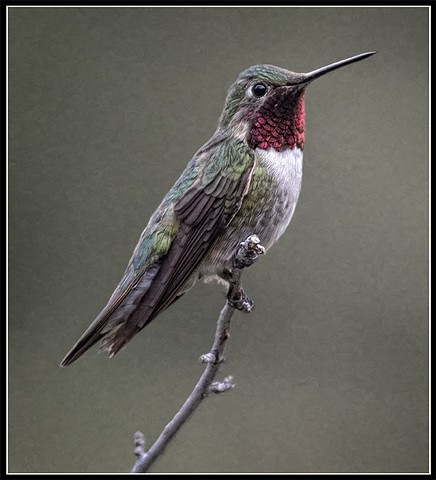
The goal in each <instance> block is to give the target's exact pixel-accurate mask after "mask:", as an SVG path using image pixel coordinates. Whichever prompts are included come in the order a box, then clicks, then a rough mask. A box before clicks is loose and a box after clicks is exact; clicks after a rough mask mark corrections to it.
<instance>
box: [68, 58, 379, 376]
mask: <svg viewBox="0 0 436 480" xmlns="http://www.w3.org/2000/svg"><path fill="white" fill-rule="evenodd" d="M374 53H376V52H366V53H361V54H360V55H355V56H354V57H350V58H347V59H345V60H342V61H339V62H336V63H332V64H331V65H328V66H326V67H323V68H319V69H317V70H314V71H312V72H309V73H295V72H291V71H289V70H285V69H283V68H279V67H275V66H273V65H255V66H253V67H250V68H248V69H247V70H244V71H243V72H242V73H241V74H240V75H239V76H238V78H237V79H236V82H235V83H234V84H233V85H232V86H231V87H230V90H229V92H228V94H227V98H226V102H225V105H224V110H223V112H222V114H221V117H220V119H219V122H218V128H217V129H216V131H215V133H214V134H213V136H212V137H211V139H210V140H209V141H208V142H207V143H205V144H204V145H203V146H202V147H201V148H200V150H198V152H197V153H196V154H195V155H194V157H193V158H192V160H191V161H190V162H189V163H188V166H187V167H186V169H185V171H184V172H183V173H182V175H181V176H180V178H179V179H178V180H177V181H176V183H175V184H174V186H173V187H172V188H171V190H170V191H169V192H168V194H167V195H166V197H165V198H164V199H163V200H162V203H161V204H160V205H159V207H158V208H157V210H156V211H155V212H154V214H153V215H152V217H151V219H150V221H149V223H148V225H147V226H146V227H145V230H144V231H143V232H142V234H141V237H140V238H139V241H138V244H137V245H136V248H135V250H134V252H133V255H132V258H131V259H130V262H129V264H128V266H127V269H126V272H125V274H124V276H123V278H122V279H121V282H120V283H119V285H118V286H117V288H116V289H115V291H114V293H113V294H112V296H111V297H110V299H109V301H108V303H107V305H106V306H105V307H104V309H103V310H102V312H101V313H100V315H98V317H97V318H96V319H95V320H94V322H93V323H92V324H91V325H90V326H89V328H88V329H87V330H86V331H85V333H84V334H83V335H82V336H81V337H80V339H79V340H78V341H77V343H76V344H75V345H74V347H73V348H72V349H71V350H70V352H69V353H68V354H67V355H66V357H65V358H64V359H63V360H62V363H61V366H64V367H65V366H67V365H70V364H71V363H72V362H74V361H75V360H76V359H77V358H79V357H80V356H81V355H82V354H83V353H84V352H85V351H86V350H88V349H89V348H90V347H91V346H92V345H94V344H95V343H96V342H98V341H99V340H101V341H102V344H101V348H102V349H103V350H105V351H107V352H108V353H109V356H111V357H112V356H113V355H115V354H116V353H117V352H118V351H119V350H120V349H121V348H122V347H123V346H124V345H125V344H126V343H127V342H129V341H130V339H131V338H132V337H133V336H134V335H136V334H137V333H138V332H139V331H140V330H142V329H143V328H144V327H145V326H146V325H147V324H148V323H150V322H151V321H152V320H153V319H154V318H155V317H156V316H157V315H158V314H159V313H160V312H162V311H163V310H165V309H166V308H167V307H168V306H169V305H171V304H172V303H173V302H174V301H175V300H176V299H177V298H179V297H180V296H182V295H183V294H184V293H185V292H187V291H188V290H189V289H190V288H191V287H192V286H193V285H194V283H195V282H196V281H197V280H198V279H199V278H205V279H207V278H210V277H215V278H218V279H222V280H223V281H224V282H225V281H226V280H228V279H229V272H230V274H231V269H232V258H233V255H234V254H235V251H236V249H237V248H238V246H239V244H240V243H241V242H242V241H244V240H245V239H246V238H247V237H248V236H250V235H252V234H256V235H257V236H258V237H259V238H260V241H261V243H262V245H263V246H264V247H265V249H266V250H268V249H269V248H270V247H271V246H272V245H273V244H274V243H275V242H276V241H277V239H278V238H279V237H280V236H281V235H282V234H283V232H284V231H285V229H286V227H287V226H288V224H289V222H290V220H291V218H292V215H293V213H294V210H295V206H296V204H297V200H298V196H299V193H300V188H301V180H302V166H303V147H304V93H305V91H306V87H307V86H308V85H309V83H310V82H311V81H312V80H315V79H316V78H318V77H321V76H322V75H324V74H326V73H328V72H331V71H332V70H335V69H337V68H340V67H342V66H344V65H348V64H350V63H354V62H357V61H359V60H363V59H364V58H367V57H369V56H370V55H373V54H374Z"/></svg>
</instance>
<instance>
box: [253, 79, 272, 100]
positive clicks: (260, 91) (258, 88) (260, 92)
mask: <svg viewBox="0 0 436 480" xmlns="http://www.w3.org/2000/svg"><path fill="white" fill-rule="evenodd" d="M267 90H268V88H267V86H266V85H265V84H264V83H256V84H255V85H253V86H252V87H251V93H252V94H253V95H254V96H255V97H258V98H260V97H263V96H264V95H265V94H266V91H267Z"/></svg>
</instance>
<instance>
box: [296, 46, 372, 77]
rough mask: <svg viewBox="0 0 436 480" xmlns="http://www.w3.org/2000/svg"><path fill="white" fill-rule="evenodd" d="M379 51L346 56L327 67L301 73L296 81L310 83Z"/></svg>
mask: <svg viewBox="0 0 436 480" xmlns="http://www.w3.org/2000/svg"><path fill="white" fill-rule="evenodd" d="M375 53H377V52H365V53H359V55H354V57H350V58H346V59H345V60H340V61H339V62H335V63H331V64H330V65H327V66H326V67H321V68H318V69H316V70H313V71H312V72H309V73H301V74H299V76H298V79H297V81H296V82H295V84H296V85H298V84H301V83H309V82H311V81H312V80H315V79H316V78H319V77H322V76H323V75H325V74H326V73H329V72H332V71H333V70H336V69H337V68H341V67H344V66H345V65H349V64H350V63H354V62H359V61H360V60H363V59H364V58H367V57H370V56H371V55H374V54H375Z"/></svg>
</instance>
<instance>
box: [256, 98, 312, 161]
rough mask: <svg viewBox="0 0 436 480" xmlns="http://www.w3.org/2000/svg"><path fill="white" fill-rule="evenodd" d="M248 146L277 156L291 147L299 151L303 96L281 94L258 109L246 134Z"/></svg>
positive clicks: (302, 145) (302, 146)
mask: <svg viewBox="0 0 436 480" xmlns="http://www.w3.org/2000/svg"><path fill="white" fill-rule="evenodd" d="M248 145H249V147H250V148H252V149H256V148H260V149H261V150H268V149H270V148H273V149H274V150H277V151H278V152H282V151H285V150H287V149H293V148H295V147H297V148H299V149H300V150H303V148H304V93H303V92H301V94H297V95H295V94H294V95H287V92H286V90H283V91H282V92H278V94H277V96H275V97H273V98H272V99H271V101H269V102H266V103H265V104H264V105H263V106H262V107H260V108H259V110H258V111H257V112H256V113H255V118H254V120H253V123H252V126H251V128H250V131H249V134H248Z"/></svg>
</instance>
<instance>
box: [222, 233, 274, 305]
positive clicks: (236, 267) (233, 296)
mask: <svg viewBox="0 0 436 480" xmlns="http://www.w3.org/2000/svg"><path fill="white" fill-rule="evenodd" d="M264 253H265V248H264V247H262V245H260V240H259V239H258V237H257V236H256V235H250V236H249V237H248V238H247V239H246V240H245V241H244V242H242V243H241V245H240V247H239V249H238V251H237V253H236V255H235V256H234V257H233V270H232V271H230V270H228V269H225V270H224V271H223V273H222V274H221V278H222V279H224V280H226V281H227V282H228V283H229V289H228V291H227V301H228V302H229V304H230V305H231V306H232V307H233V308H236V309H237V310H242V311H243V312H251V310H252V309H253V307H254V302H253V300H251V299H250V298H249V297H248V296H247V295H246V294H245V292H244V290H243V288H242V286H241V285H240V276H241V271H242V269H243V268H247V267H250V266H251V265H253V263H254V262H255V261H256V260H257V259H258V258H259V256H260V255H263V254H264Z"/></svg>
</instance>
